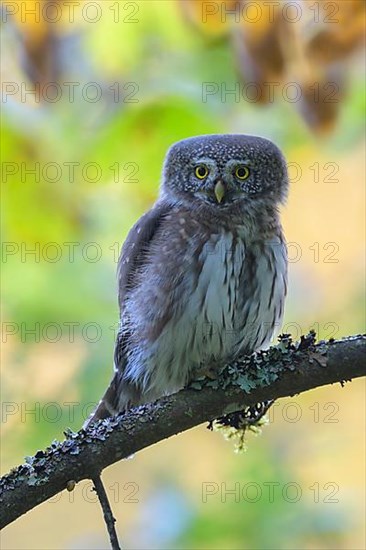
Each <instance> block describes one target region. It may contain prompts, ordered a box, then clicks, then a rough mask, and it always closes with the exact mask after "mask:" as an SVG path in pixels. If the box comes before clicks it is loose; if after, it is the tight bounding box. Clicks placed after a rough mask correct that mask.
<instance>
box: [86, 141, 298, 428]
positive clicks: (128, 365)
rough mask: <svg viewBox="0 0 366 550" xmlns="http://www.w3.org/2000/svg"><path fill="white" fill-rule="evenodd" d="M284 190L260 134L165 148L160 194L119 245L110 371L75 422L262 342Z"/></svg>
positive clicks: (277, 318) (273, 294)
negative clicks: (90, 407)
mask: <svg viewBox="0 0 366 550" xmlns="http://www.w3.org/2000/svg"><path fill="white" fill-rule="evenodd" d="M287 188H288V178H287V169H286V163H285V160H284V158H283V156H282V154H281V152H280V150H279V149H278V148H277V147H276V146H275V145H274V144H273V143H272V142H270V141H268V140H267V139H264V138H260V137H253V136H246V135H206V136H197V137H192V138H189V139H185V140H183V141H180V142H178V143H176V144H174V145H173V146H172V147H171V148H170V150H169V151H168V154H167V156H166V160H165V164H164V169H163V178H162V184H161V190H160V196H159V198H158V200H157V202H156V203H155V205H154V206H153V207H152V209H151V210H150V211H148V212H147V213H146V214H144V215H143V216H142V217H141V218H140V219H139V220H138V222H137V223H136V224H135V225H134V227H133V228H132V229H131V231H130V233H129V235H128V237H127V239H126V241H125V243H124V245H123V247H122V251H121V256H120V259H119V264H118V285H119V306H120V325H119V331H118V335H117V339H116V347H115V355H114V370H115V372H114V376H113V379H112V382H111V384H110V386H109V388H108V389H107V391H106V393H105V395H104V397H103V398H102V400H101V401H100V403H99V405H98V407H97V409H96V410H95V412H94V413H93V415H92V416H91V417H90V419H89V420H88V421H87V422H86V425H87V424H89V423H90V422H94V421H96V420H98V419H101V418H106V417H108V416H111V415H115V414H117V413H119V412H122V411H125V410H126V409H128V408H130V407H132V406H135V405H139V404H142V403H145V402H149V401H154V400H155V399H157V398H159V397H161V396H162V395H164V394H169V393H172V392H175V391H177V390H179V389H181V388H183V387H184V386H185V385H186V384H187V383H188V382H189V381H190V380H191V379H193V378H195V377H196V376H197V375H198V374H200V373H202V372H203V371H204V370H205V369H206V368H208V367H210V368H211V369H212V368H213V369H214V368H215V366H217V367H219V366H222V365H224V364H226V363H228V362H230V361H232V360H233V359H235V358H237V357H238V356H240V355H244V354H248V353H252V352H254V351H256V350H259V349H261V348H263V347H265V346H267V345H268V343H269V341H270V339H271V337H272V335H273V332H274V331H275V329H276V328H277V329H278V327H279V326H280V323H281V319H282V314H283V307H284V300H285V295H286V281H287V253H286V244H285V241H284V237H283V233H282V228H281V223H280V219H279V210H278V209H279V205H280V203H283V202H284V200H285V198H286V195H287Z"/></svg>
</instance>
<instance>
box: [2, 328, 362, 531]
mask: <svg viewBox="0 0 366 550" xmlns="http://www.w3.org/2000/svg"><path fill="white" fill-rule="evenodd" d="M365 350H366V338H365V337H364V336H353V337H349V338H345V339H343V340H340V341H328V342H319V343H318V344H316V345H315V344H314V338H313V336H312V335H310V336H308V337H306V338H305V337H302V338H301V341H300V343H299V344H296V345H293V344H292V343H291V341H290V340H289V339H286V338H283V339H282V341H281V343H280V346H279V347H276V348H271V349H270V350H268V351H266V352H262V353H260V354H257V355H256V356H251V357H247V358H244V359H243V360H240V361H237V362H235V363H234V364H231V365H228V366H226V367H225V368H224V369H223V371H222V372H221V374H220V376H219V378H218V380H216V381H212V380H207V379H204V380H202V381H198V382H196V383H194V384H193V387H191V388H188V389H185V390H182V391H180V392H178V393H176V394H174V395H171V396H169V397H164V398H162V399H159V400H158V401H156V402H155V403H152V404H148V405H144V406H141V407H139V408H137V409H132V410H131V411H129V412H128V413H126V414H125V415H123V416H119V417H115V418H112V419H108V420H105V421H103V422H101V423H98V424H96V425H94V426H91V427H90V428H89V429H88V431H87V432H84V431H80V432H78V433H77V434H75V433H72V432H67V433H66V436H67V437H66V439H65V440H64V441H62V442H60V443H53V444H52V445H51V447H49V448H48V449H46V450H45V451H38V452H37V453H36V454H35V456H34V457H31V458H28V460H27V463H26V464H23V465H21V466H18V467H17V468H14V469H13V470H12V471H11V472H9V474H7V475H6V476H4V477H3V478H1V480H0V508H1V513H0V514H1V515H0V527H1V528H2V527H4V526H6V525H8V524H9V523H11V522H12V521H14V520H15V519H17V518H18V517H19V516H21V515H22V514H24V513H26V512H27V511H29V510H31V509H32V508H34V507H35V506H37V505H38V504H40V503H41V502H44V501H45V500H47V499H48V498H50V497H52V496H54V495H56V494H57V493H59V492H60V491H62V490H63V489H65V488H66V485H67V483H68V482H70V480H73V481H75V482H79V481H81V480H82V479H93V478H95V477H96V476H98V475H99V474H100V472H101V471H102V470H103V469H104V468H106V467H107V466H109V465H110V464H113V463H114V462H117V461H118V460H121V459H122V458H126V457H128V456H130V455H131V454H133V453H136V452H137V451H139V450H141V449H143V448H145V447H148V446H150V445H153V444H154V443H157V442H158V441H161V440H163V439H166V438H167V437H170V436H172V435H174V434H177V433H179V432H182V431H184V430H188V429H189V428H192V427H193V426H197V425H198V424H201V423H202V422H205V421H211V420H213V419H215V418H218V417H220V416H223V415H225V414H228V413H231V412H234V411H237V410H240V409H243V408H244V407H245V406H248V405H254V404H256V403H258V402H260V401H264V400H268V399H277V398H279V397H286V396H292V395H294V394H297V393H301V392H304V391H307V390H309V389H312V388H316V387H318V386H323V385H326V384H332V383H335V382H343V381H347V380H351V379H352V378H357V377H360V376H363V375H365Z"/></svg>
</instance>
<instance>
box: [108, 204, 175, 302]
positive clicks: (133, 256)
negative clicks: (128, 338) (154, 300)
mask: <svg viewBox="0 0 366 550" xmlns="http://www.w3.org/2000/svg"><path fill="white" fill-rule="evenodd" d="M170 210H171V206H170V205H169V204H168V203H164V202H158V203H156V204H155V205H154V207H153V208H152V209H151V210H149V211H148V212H146V214H144V215H143V216H141V218H140V219H139V220H138V221H137V222H136V223H135V225H134V226H133V227H132V229H131V230H130V232H129V233H128V235H127V238H126V240H125V242H124V244H123V246H122V250H121V254H120V257H119V260H118V268H117V276H118V303H119V307H120V312H121V313H122V310H123V303H124V299H125V296H126V293H127V292H128V291H129V290H131V289H132V288H133V287H134V286H135V283H136V275H137V274H138V273H139V272H140V271H141V268H143V266H144V263H145V260H146V256H147V252H148V249H149V243H150V241H151V240H152V238H153V237H154V235H155V233H156V231H157V229H158V228H159V227H160V225H161V222H162V221H163V219H164V217H165V216H166V215H167V214H168V213H169V212H170Z"/></svg>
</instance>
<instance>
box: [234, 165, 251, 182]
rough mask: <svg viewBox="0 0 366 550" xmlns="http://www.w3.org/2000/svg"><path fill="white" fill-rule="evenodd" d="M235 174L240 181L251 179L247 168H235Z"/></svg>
mask: <svg viewBox="0 0 366 550" xmlns="http://www.w3.org/2000/svg"><path fill="white" fill-rule="evenodd" d="M234 174H235V177H236V178H238V180H246V179H247V178H248V177H249V174H250V170H249V168H248V167H247V166H238V167H237V168H235V172H234Z"/></svg>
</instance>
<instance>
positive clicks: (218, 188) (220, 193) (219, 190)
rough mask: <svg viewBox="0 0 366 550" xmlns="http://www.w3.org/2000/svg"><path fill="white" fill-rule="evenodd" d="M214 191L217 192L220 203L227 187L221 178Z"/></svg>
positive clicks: (216, 195)
mask: <svg viewBox="0 0 366 550" xmlns="http://www.w3.org/2000/svg"><path fill="white" fill-rule="evenodd" d="M214 192H215V197H216V200H217V202H218V203H219V204H220V202H221V201H222V199H223V198H224V196H225V187H224V184H223V183H222V181H221V180H219V181H218V182H217V183H216V185H215V189H214Z"/></svg>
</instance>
